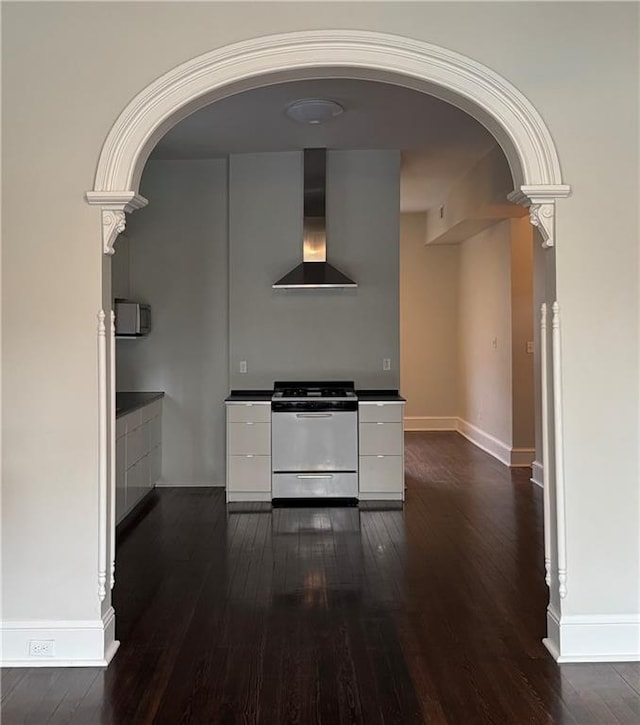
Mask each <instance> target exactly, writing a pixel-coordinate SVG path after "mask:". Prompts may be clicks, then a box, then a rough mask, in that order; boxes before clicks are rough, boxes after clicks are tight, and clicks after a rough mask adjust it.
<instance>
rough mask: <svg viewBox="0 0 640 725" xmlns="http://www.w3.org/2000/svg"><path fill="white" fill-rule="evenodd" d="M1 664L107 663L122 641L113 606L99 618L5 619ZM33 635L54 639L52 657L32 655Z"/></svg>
mask: <svg viewBox="0 0 640 725" xmlns="http://www.w3.org/2000/svg"><path fill="white" fill-rule="evenodd" d="M0 627H1V629H2V660H1V661H0V666H2V667H106V666H107V665H108V664H109V662H110V661H111V659H112V658H113V656H114V655H115V653H116V651H117V649H118V646H119V645H120V643H119V642H118V641H117V640H116V639H115V612H114V611H113V608H112V607H109V609H108V610H107V611H106V612H105V614H104V617H103V618H102V619H96V620H25V621H4V622H2V623H0ZM33 639H38V640H53V643H54V655H53V656H52V657H31V656H29V642H30V641H31V640H33Z"/></svg>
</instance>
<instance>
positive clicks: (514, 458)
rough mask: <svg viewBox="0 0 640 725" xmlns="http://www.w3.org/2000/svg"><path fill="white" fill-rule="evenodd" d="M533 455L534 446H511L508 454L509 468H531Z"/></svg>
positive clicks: (534, 453) (534, 452)
mask: <svg viewBox="0 0 640 725" xmlns="http://www.w3.org/2000/svg"><path fill="white" fill-rule="evenodd" d="M535 457H536V449H535V448H512V449H511V455H510V456H509V466H511V468H531V466H532V465H533V459H534V458H535Z"/></svg>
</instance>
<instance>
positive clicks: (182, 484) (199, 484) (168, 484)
mask: <svg viewBox="0 0 640 725" xmlns="http://www.w3.org/2000/svg"><path fill="white" fill-rule="evenodd" d="M224 486H225V484H224V483H213V482H212V481H194V482H191V481H156V483H155V485H154V488H224Z"/></svg>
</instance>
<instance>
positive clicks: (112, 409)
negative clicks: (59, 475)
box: [109, 310, 116, 589]
mask: <svg viewBox="0 0 640 725" xmlns="http://www.w3.org/2000/svg"><path fill="white" fill-rule="evenodd" d="M110 319H111V327H110V335H109V429H110V431H111V438H112V439H115V437H116V434H115V427H116V313H115V312H114V311H113V310H111V314H110ZM109 544H110V546H109V560H110V561H111V568H110V577H109V579H110V587H111V589H113V586H114V584H115V583H116V447H115V446H109Z"/></svg>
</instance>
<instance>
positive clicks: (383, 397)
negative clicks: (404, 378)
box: [356, 390, 407, 403]
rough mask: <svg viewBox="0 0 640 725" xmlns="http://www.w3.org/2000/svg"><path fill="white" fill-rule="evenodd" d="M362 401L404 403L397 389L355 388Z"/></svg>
mask: <svg viewBox="0 0 640 725" xmlns="http://www.w3.org/2000/svg"><path fill="white" fill-rule="evenodd" d="M356 395H357V396H358V400H359V401H360V402H362V403H406V402H407V401H406V400H405V399H404V398H403V397H402V396H401V395H400V394H399V393H398V391H397V390H356Z"/></svg>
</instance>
